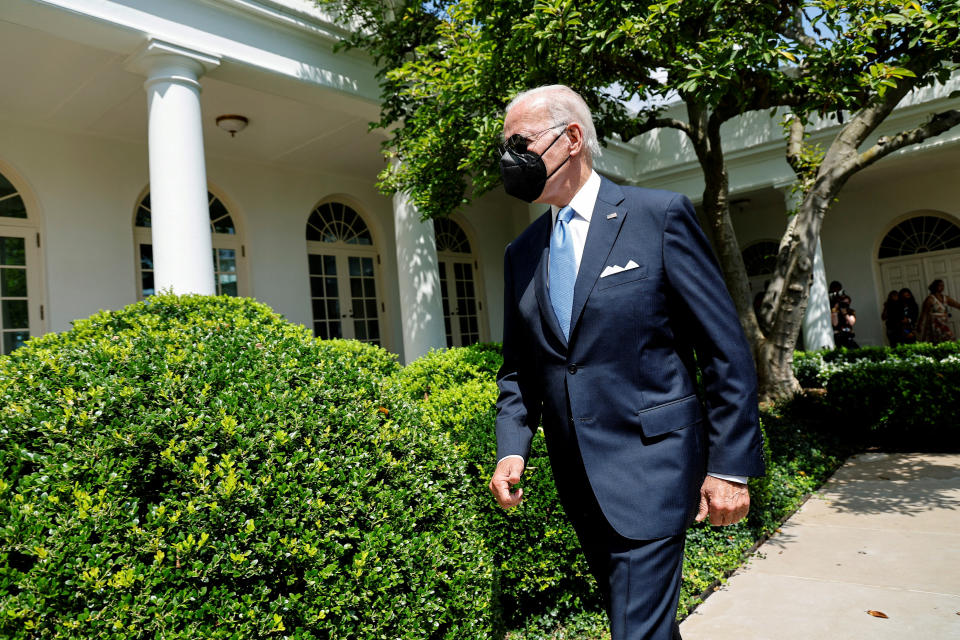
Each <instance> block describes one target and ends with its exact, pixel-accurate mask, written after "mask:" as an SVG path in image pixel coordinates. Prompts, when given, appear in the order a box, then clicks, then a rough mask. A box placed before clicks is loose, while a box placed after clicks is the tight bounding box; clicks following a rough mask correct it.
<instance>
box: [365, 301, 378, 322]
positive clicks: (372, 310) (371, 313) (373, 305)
mask: <svg viewBox="0 0 960 640" xmlns="http://www.w3.org/2000/svg"><path fill="white" fill-rule="evenodd" d="M367 317H368V318H376V317H377V301H376V300H367Z"/></svg>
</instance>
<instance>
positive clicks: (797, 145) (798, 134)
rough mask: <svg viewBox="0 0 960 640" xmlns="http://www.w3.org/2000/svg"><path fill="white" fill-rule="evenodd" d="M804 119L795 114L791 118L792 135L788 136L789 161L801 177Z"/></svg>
mask: <svg viewBox="0 0 960 640" xmlns="http://www.w3.org/2000/svg"><path fill="white" fill-rule="evenodd" d="M804 129H805V127H804V125H803V119H802V118H800V117H799V116H798V115H796V114H793V117H791V118H790V136H789V137H788V138H787V163H788V164H789V165H790V168H791V169H793V172H794V173H795V174H797V176H798V177H800V174H801V173H803V161H802V160H801V158H800V154H801V152H802V151H803V133H804Z"/></svg>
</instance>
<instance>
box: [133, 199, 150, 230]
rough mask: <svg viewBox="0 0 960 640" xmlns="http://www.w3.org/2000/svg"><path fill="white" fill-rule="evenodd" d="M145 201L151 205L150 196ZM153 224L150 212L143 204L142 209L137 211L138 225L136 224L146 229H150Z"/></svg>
mask: <svg viewBox="0 0 960 640" xmlns="http://www.w3.org/2000/svg"><path fill="white" fill-rule="evenodd" d="M145 201H146V202H148V203H149V202H150V196H147V198H146V200H145ZM147 206H150V205H149V204H148V205H147ZM151 223H152V219H151V216H150V211H149V210H148V209H146V208H145V207H144V206H143V205H142V204H141V205H140V208H138V209H137V223H136V224H137V226H138V227H146V228H148V229H149V228H150V226H151Z"/></svg>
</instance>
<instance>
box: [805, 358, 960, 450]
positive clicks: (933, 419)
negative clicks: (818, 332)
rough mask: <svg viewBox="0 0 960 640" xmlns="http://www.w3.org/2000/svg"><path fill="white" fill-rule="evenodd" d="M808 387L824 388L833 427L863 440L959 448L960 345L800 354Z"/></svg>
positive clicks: (889, 444) (887, 444)
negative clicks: (959, 389)
mask: <svg viewBox="0 0 960 640" xmlns="http://www.w3.org/2000/svg"><path fill="white" fill-rule="evenodd" d="M794 371H795V373H796V375H797V378H798V379H799V380H800V383H801V385H803V386H804V387H806V388H811V387H822V388H824V389H826V394H825V396H824V397H823V399H822V402H823V404H824V405H825V406H826V407H827V408H828V409H830V410H831V411H832V415H831V416H828V417H827V420H828V421H829V424H830V427H831V428H832V429H835V430H837V431H838V432H841V433H843V434H845V437H846V438H848V439H849V440H852V441H856V442H858V443H860V444H861V445H868V444H873V445H879V446H883V447H888V448H897V449H913V450H916V449H957V448H960V429H958V428H957V425H958V420H957V416H960V394H958V393H957V389H958V388H960V344H958V343H956V342H945V343H941V344H937V345H931V344H925V343H920V344H910V345H900V346H897V347H895V348H890V347H863V348H860V349H850V350H847V349H838V350H835V351H828V352H809V353H805V352H797V353H796V354H795V356H794Z"/></svg>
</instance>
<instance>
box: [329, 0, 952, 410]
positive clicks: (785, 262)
mask: <svg viewBox="0 0 960 640" xmlns="http://www.w3.org/2000/svg"><path fill="white" fill-rule="evenodd" d="M318 1H319V2H320V3H321V4H325V5H329V6H331V7H336V8H337V9H338V10H339V11H341V15H342V16H344V17H345V18H349V19H351V20H353V21H355V22H356V23H359V24H360V25H361V26H362V28H361V29H355V30H354V31H353V34H354V35H353V36H352V38H351V39H350V41H349V42H348V43H347V46H354V47H362V48H364V49H366V50H367V51H369V52H370V53H371V54H372V56H373V58H374V60H375V61H376V62H377V63H378V64H379V65H380V67H379V74H380V79H381V87H382V89H383V96H382V97H383V107H382V110H381V120H380V122H379V123H377V126H380V127H384V128H386V129H388V130H390V131H391V135H392V137H391V139H390V140H389V141H388V143H387V147H386V150H387V153H388V154H390V155H391V156H393V157H395V158H398V159H399V160H401V162H400V163H394V164H393V165H391V168H389V169H387V170H385V171H384V173H383V174H382V175H381V187H382V188H383V189H385V190H386V191H388V192H393V191H409V192H410V194H411V198H412V200H413V202H414V203H415V204H416V205H417V207H418V208H419V209H420V211H421V213H422V214H423V215H424V217H436V216H442V215H446V214H447V213H449V212H450V211H452V210H453V209H455V208H457V207H459V206H461V205H462V204H464V203H466V202H467V201H469V200H470V199H471V198H473V197H475V196H477V195H480V194H482V193H484V192H486V191H489V190H490V189H492V188H494V187H495V186H496V185H497V184H498V183H499V171H498V166H497V158H496V157H495V155H494V153H493V152H492V150H493V149H494V148H495V145H496V142H497V141H498V138H499V134H500V126H501V122H502V115H503V108H504V106H505V104H506V103H507V101H508V100H509V99H510V98H511V97H512V96H513V95H514V94H516V93H517V92H519V91H521V90H523V89H526V88H529V87H533V86H537V85H541V84H548V83H555V82H559V83H563V84H567V85H570V86H571V87H573V88H574V89H576V90H577V91H579V92H580V93H581V94H582V95H583V96H584V98H585V99H586V100H587V102H588V104H589V105H590V106H591V108H592V109H593V111H594V114H595V120H596V125H597V131H598V134H599V135H600V136H601V138H605V137H609V136H617V137H619V138H620V139H622V140H630V139H632V138H634V137H635V136H637V135H640V134H643V133H645V132H647V131H650V130H652V129H655V128H661V127H668V128H673V129H676V130H678V131H681V132H682V133H683V134H684V135H685V136H686V138H687V140H688V141H689V143H690V145H691V147H692V148H693V150H694V151H695V153H696V156H697V159H698V161H699V163H700V166H701V169H702V171H703V178H704V192H703V204H702V207H703V212H704V214H705V216H706V218H707V220H708V232H709V234H710V236H711V237H712V240H713V245H714V248H715V250H716V252H717V256H718V259H719V262H720V266H721V269H722V270H723V273H724V277H725V279H726V282H727V286H728V288H729V289H730V293H731V295H732V297H733V300H734V303H735V304H736V307H737V310H738V313H739V315H740V321H741V324H742V325H743V328H744V331H745V332H746V334H747V337H748V339H749V340H750V343H751V345H752V347H753V351H754V356H755V360H756V363H757V370H758V375H759V382H760V391H761V397H762V398H763V399H768V400H770V399H776V398H782V397H786V396H789V395H792V394H793V393H794V392H795V391H797V390H799V385H798V383H797V381H796V379H795V378H794V376H793V371H792V358H793V350H794V348H795V345H796V341H797V335H798V332H799V327H800V321H801V318H802V315H803V312H804V309H805V305H806V298H807V294H808V291H809V279H810V274H811V269H812V262H813V252H814V251H815V248H816V241H817V238H818V237H819V231H820V226H821V223H822V220H823V216H824V214H825V212H826V211H827V209H828V208H829V205H830V203H831V202H833V200H834V199H835V198H836V197H837V195H838V193H839V191H840V189H841V188H842V187H843V185H844V184H845V183H846V181H847V180H849V178H850V176H852V175H853V174H854V173H856V172H857V171H859V170H861V169H863V168H865V167H867V166H869V165H870V164H872V163H873V162H876V161H877V160H879V159H880V158H882V157H884V156H886V155H889V153H891V152H892V151H894V150H896V149H900V148H902V147H904V146H906V145H909V144H915V143H917V142H920V141H922V140H924V139H926V138H928V137H931V136H934V135H938V134H939V133H942V132H943V131H946V130H947V129H949V128H950V127H952V126H954V125H956V124H957V123H958V122H960V112H958V111H957V110H949V111H946V112H944V113H940V114H935V115H934V116H933V117H932V118H931V119H930V120H929V121H928V122H927V123H925V124H921V125H919V126H918V127H917V128H916V129H913V130H911V131H905V132H902V133H901V134H898V135H897V136H894V137H891V138H890V139H889V140H886V141H884V142H883V143H882V144H879V143H878V144H877V145H875V146H874V147H872V148H871V149H868V150H866V151H861V150H860V147H861V146H862V145H863V144H864V142H865V141H866V140H867V139H868V138H869V136H870V135H871V133H873V132H874V131H875V130H876V128H877V127H878V126H879V125H880V124H881V123H882V122H883V121H884V119H885V118H886V117H887V116H888V115H889V114H890V112H891V111H892V110H893V108H894V107H895V106H896V105H897V103H898V102H899V101H900V100H901V99H902V98H903V97H904V96H906V95H907V94H908V93H909V92H910V91H912V90H913V89H915V88H917V87H921V86H925V85H927V84H930V83H933V82H943V81H945V80H946V79H947V77H949V75H950V73H951V71H952V68H951V67H950V66H949V64H950V62H951V61H952V59H953V55H954V54H953V50H954V49H955V48H956V46H957V44H958V40H960V37H958V27H957V23H958V17H960V4H958V3H956V2H952V3H940V2H927V3H919V2H905V3H904V2H885V1H879V0H856V1H853V2H838V1H836V0H780V1H776V0H739V1H731V0H716V1H711V2H707V1H701V0H696V1H691V0H663V1H660V2H655V3H653V4H650V5H647V4H643V3H634V2H631V1H629V0H597V1H594V2H590V3H586V2H577V1H575V0H449V1H446V2H443V1H437V2H431V3H427V4H424V3H420V2H412V1H409V0H397V1H396V2H394V3H392V4H391V5H389V7H388V8H387V9H384V6H385V5H384V3H382V2H377V1H376V0H318ZM414 25H416V26H414ZM636 98H640V99H641V100H643V101H644V103H645V104H647V105H650V106H647V107H645V108H643V109H641V110H640V112H638V113H633V112H631V111H629V110H628V109H626V108H625V107H624V104H626V103H627V102H629V101H631V100H633V99H636ZM670 100H674V101H676V100H679V101H681V102H682V103H683V106H684V110H685V112H686V117H685V118H676V117H667V116H665V115H664V113H665V108H664V106H663V105H664V104H665V103H666V102H667V101H670ZM778 109H779V110H781V111H782V112H784V113H787V114H788V117H789V120H788V127H787V129H788V132H789V135H788V146H787V158H788V161H789V162H790V165H791V167H793V168H794V170H795V172H796V173H797V176H798V184H799V189H800V196H801V201H802V203H801V205H800V206H799V208H798V210H797V213H796V215H794V216H792V218H791V219H790V222H789V224H788V225H787V227H786V229H785V232H784V237H783V240H782V242H781V250H780V252H779V255H778V257H777V272H776V276H775V277H774V279H773V281H772V282H771V285H770V286H769V288H768V291H767V294H766V297H765V299H764V304H763V306H762V309H761V313H760V314H759V317H758V315H757V314H755V313H754V311H753V304H752V299H751V296H750V290H749V284H748V279H747V274H746V269H745V267H744V264H743V259H742V256H741V253H740V249H739V246H738V243H737V240H736V235H735V232H734V227H733V223H732V220H731V217H730V209H729V197H728V195H729V188H728V178H727V170H726V161H725V157H724V149H723V140H722V136H721V126H722V125H723V124H724V123H726V122H729V121H731V120H733V119H735V118H737V117H739V116H741V115H743V114H746V113H749V112H752V111H757V110H778ZM844 112H847V113H849V119H848V120H847V122H846V124H844V125H843V126H842V127H841V128H840V130H839V133H838V134H837V136H836V138H835V139H834V140H833V141H832V142H831V144H830V146H829V147H828V148H827V149H825V150H823V149H817V148H815V147H812V146H811V145H810V144H809V143H808V142H807V140H806V131H807V125H809V123H810V122H811V119H813V118H816V117H826V116H827V115H828V114H837V113H844Z"/></svg>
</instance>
